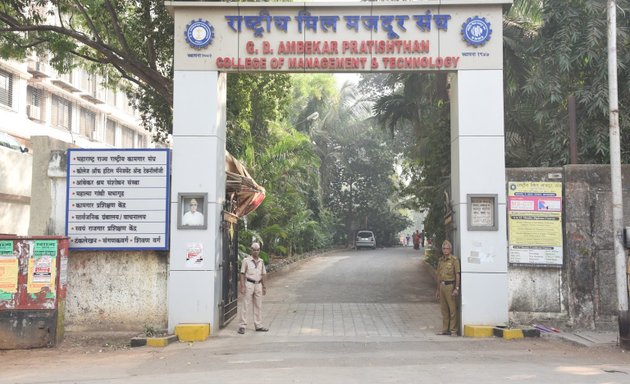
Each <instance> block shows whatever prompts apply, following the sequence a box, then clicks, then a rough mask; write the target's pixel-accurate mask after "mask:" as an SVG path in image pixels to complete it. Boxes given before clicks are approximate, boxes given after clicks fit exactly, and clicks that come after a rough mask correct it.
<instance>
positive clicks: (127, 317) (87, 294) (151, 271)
mask: <svg viewBox="0 0 630 384" xmlns="http://www.w3.org/2000/svg"><path fill="white" fill-rule="evenodd" d="M167 257H168V256H167V255H166V254H164V252H152V251H144V252H70V259H69V262H68V264H69V265H68V269H69V274H68V296H67V299H66V329H67V330H71V331H81V330H117V331H121V330H129V331H141V330H142V329H143V327H144V326H145V325H147V326H152V327H154V328H159V329H166V322H167V317H166V280H167V271H168V265H167Z"/></svg>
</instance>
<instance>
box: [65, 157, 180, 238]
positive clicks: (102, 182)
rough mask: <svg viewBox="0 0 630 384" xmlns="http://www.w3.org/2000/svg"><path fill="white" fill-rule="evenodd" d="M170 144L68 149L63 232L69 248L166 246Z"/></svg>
mask: <svg viewBox="0 0 630 384" xmlns="http://www.w3.org/2000/svg"><path fill="white" fill-rule="evenodd" d="M169 155H170V151H169V150H168V149H70V150H68V183H67V184H68V187H67V204H66V235H67V236H68V237H69V238H70V245H69V247H70V248H71V249H75V250H82V249H84V250H87V249H93V250H97V249H101V250H107V249H117V250H131V249H143V250H166V249H168V226H169V204H168V203H169V180H170V177H169V175H170V156H169Z"/></svg>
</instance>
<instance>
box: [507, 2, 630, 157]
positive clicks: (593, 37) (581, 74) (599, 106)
mask: <svg viewBox="0 0 630 384" xmlns="http://www.w3.org/2000/svg"><path fill="white" fill-rule="evenodd" d="M617 6H618V8H619V15H620V16H619V17H618V19H617V42H618V49H617V51H618V73H619V74H618V77H619V100H620V102H621V105H622V106H623V103H624V101H627V100H629V99H630V86H629V85H630V72H629V68H628V67H627V65H626V63H628V62H630V37H629V34H628V32H629V28H630V19H629V18H628V17H627V13H628V12H630V2H628V1H627V0H620V1H617ZM505 24H506V28H505V34H506V38H505V41H506V44H505V47H506V48H505V50H504V51H505V52H506V55H505V57H506V61H505V74H506V136H507V142H506V149H507V151H506V152H507V163H508V165H509V166H559V165H564V164H566V163H568V157H569V148H568V128H567V127H568V105H567V98H568V97H569V96H570V95H573V96H575V99H576V103H577V122H578V127H577V131H578V149H579V161H580V162H581V163H596V164H602V163H608V162H609V137H608V132H609V121H608V58H607V23H606V2H601V1H588V0H582V1H564V2H556V1H544V2H538V9H537V10H536V11H535V12H532V13H531V14H527V13H524V14H522V15H518V14H517V15H512V16H511V17H509V18H507V19H506V23H505ZM629 117H630V116H629V114H628V110H627V108H621V109H620V130H621V132H622V140H621V142H622V161H624V162H629V161H630V148H629V146H628V144H625V145H624V144H623V143H630V132H629V128H630V119H629Z"/></svg>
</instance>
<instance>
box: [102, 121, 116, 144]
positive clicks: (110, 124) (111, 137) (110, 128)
mask: <svg viewBox="0 0 630 384" xmlns="http://www.w3.org/2000/svg"><path fill="white" fill-rule="evenodd" d="M105 142H106V143H107V144H109V145H116V123H115V122H114V121H112V120H107V124H106V127H105Z"/></svg>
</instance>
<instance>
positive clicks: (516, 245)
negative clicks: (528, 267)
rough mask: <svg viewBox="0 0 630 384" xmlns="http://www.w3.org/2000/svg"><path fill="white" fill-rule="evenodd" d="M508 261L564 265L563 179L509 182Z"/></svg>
mask: <svg viewBox="0 0 630 384" xmlns="http://www.w3.org/2000/svg"><path fill="white" fill-rule="evenodd" d="M508 245H509V257H508V259H509V262H510V263H513V264H535V265H548V266H561V265H562V254H563V251H562V246H563V242H562V183H558V182H530V181H525V182H508Z"/></svg>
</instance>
